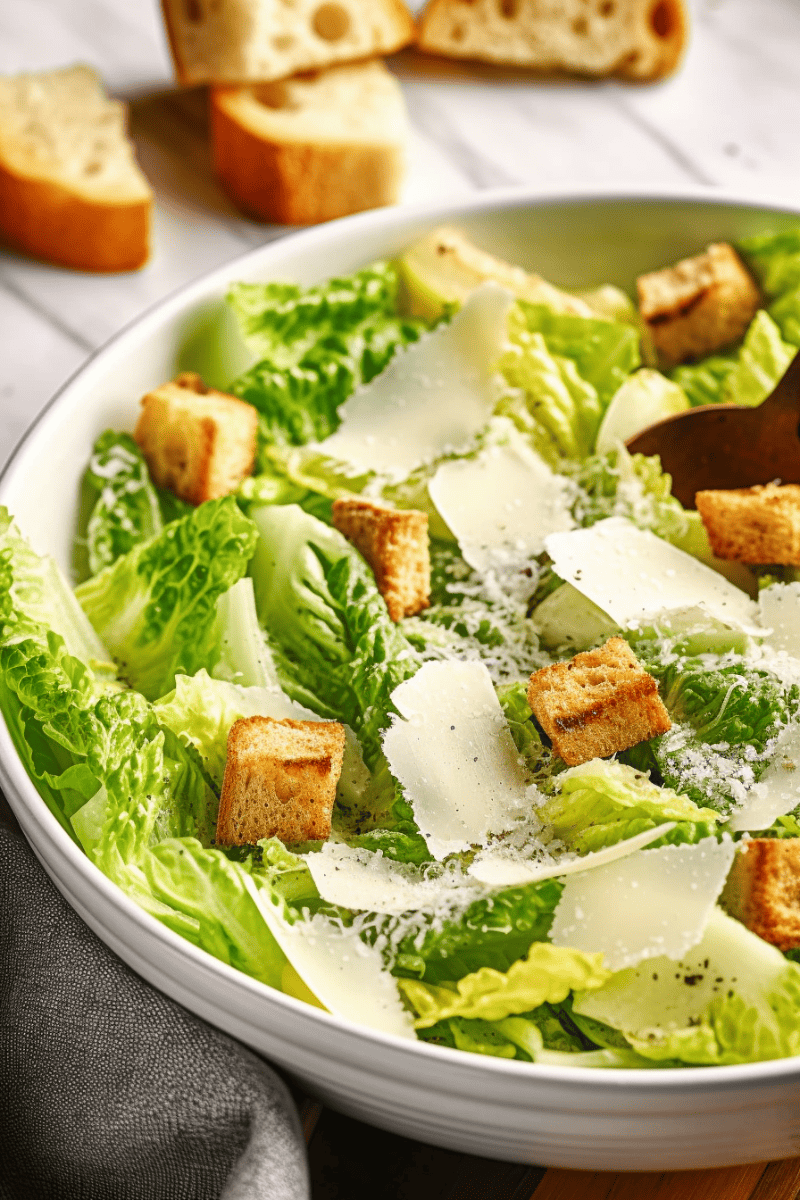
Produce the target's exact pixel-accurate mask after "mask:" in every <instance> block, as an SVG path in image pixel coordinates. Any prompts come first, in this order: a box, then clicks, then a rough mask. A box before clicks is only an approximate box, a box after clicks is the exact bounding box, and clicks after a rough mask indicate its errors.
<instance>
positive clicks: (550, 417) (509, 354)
mask: <svg viewBox="0 0 800 1200" xmlns="http://www.w3.org/2000/svg"><path fill="white" fill-rule="evenodd" d="M513 316H514V310H512V319H513ZM575 319H576V320H581V318H575ZM598 324H606V323H605V322H598ZM612 328H613V327H612ZM498 365H499V369H500V371H501V373H502V375H503V377H504V378H505V380H506V382H507V383H509V384H510V385H511V387H512V388H514V389H515V391H514V392H513V393H509V394H508V395H507V396H505V397H504V398H503V399H501V400H500V402H499V403H498V405H497V407H496V409H495V412H496V413H497V414H498V415H500V416H506V417H510V418H511V420H512V421H513V422H514V424H515V425H516V426H517V428H518V429H519V430H520V431H521V432H522V433H524V434H526V435H527V436H528V437H529V438H530V440H531V443H532V444H533V447H534V449H535V450H536V451H537V452H538V453H539V454H540V455H541V456H542V458H543V459H544V460H545V462H547V463H549V464H550V465H551V466H557V464H558V461H559V459H561V458H568V459H583V458H585V457H586V455H587V454H589V453H590V452H591V450H592V447H593V446H594V442H595V438H596V437H597V430H598V427H599V425H600V418H601V416H602V411H603V410H602V407H601V405H600V401H599V399H598V395H597V391H596V389H595V388H594V387H593V385H592V384H590V383H588V382H587V381H586V380H585V379H582V378H581V376H580V375H579V374H578V370H577V368H576V366H575V364H574V362H572V361H571V360H570V359H568V358H563V357H560V356H558V355H554V354H552V353H551V352H550V350H549V349H548V347H547V344H546V342H545V340H544V338H543V337H542V335H541V334H540V333H531V332H530V331H528V330H527V329H519V330H517V331H516V332H515V334H514V336H512V338H511V345H510V347H509V349H508V350H507V351H506V352H505V353H504V354H503V355H502V357H501V359H500V362H499V364H498Z"/></svg>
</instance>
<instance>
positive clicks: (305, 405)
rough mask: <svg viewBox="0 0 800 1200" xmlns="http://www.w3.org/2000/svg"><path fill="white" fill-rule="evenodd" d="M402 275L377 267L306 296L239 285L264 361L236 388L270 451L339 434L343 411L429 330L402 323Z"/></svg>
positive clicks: (246, 332) (254, 344)
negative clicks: (399, 290)
mask: <svg viewBox="0 0 800 1200" xmlns="http://www.w3.org/2000/svg"><path fill="white" fill-rule="evenodd" d="M397 286H398V284H397V274H396V271H395V268H394V267H393V266H392V265H391V264H388V263H376V264H374V265H373V266H371V267H366V268H364V270H362V271H358V272H356V274H354V275H352V276H350V277H349V278H347V279H331V280H328V281H327V283H324V284H319V285H316V286H314V287H309V288H302V287H300V286H298V285H297V284H292V283H267V284H260V283H240V284H236V285H235V286H234V287H233V288H232V289H231V291H230V293H229V296H228V299H229V302H230V303H231V305H232V306H233V309H234V311H235V313H236V315H237V317H238V319H239V323H240V327H241V330H242V334H243V336H244V339H245V341H246V342H247V343H248V345H249V346H250V347H251V348H252V349H253V350H254V352H255V353H256V354H257V355H258V356H259V361H258V362H257V363H256V365H255V366H253V367H251V368H250V369H249V370H248V371H246V372H245V373H244V374H243V375H240V376H239V377H238V379H236V380H234V382H233V383H232V384H231V385H230V391H231V392H233V394H234V395H236V396H240V397H241V398H242V399H243V400H247V401H248V403H250V404H252V405H254V406H255V407H256V408H257V409H258V411H259V413H260V414H261V416H262V418H263V421H262V431H263V433H264V435H265V438H266V440H267V441H268V442H270V443H278V444H289V445H293V446H302V445H304V444H305V443H307V442H313V441H321V440H322V439H324V438H326V437H327V436H328V435H329V434H331V433H333V432H334V430H335V429H336V428H337V427H338V424H339V418H338V416H337V409H338V408H339V406H340V405H341V404H342V403H344V401H345V400H346V399H347V397H348V396H349V395H350V394H351V392H353V391H354V389H355V388H356V386H357V385H358V384H360V383H368V382H369V381H370V380H371V379H373V378H374V377H375V376H376V375H377V374H378V373H379V372H380V371H382V370H383V368H384V367H385V366H386V365H387V363H388V362H389V361H390V360H391V359H392V358H393V356H394V354H395V351H396V350H397V348H398V347H399V346H404V345H407V344H408V343H409V342H413V341H416V339H417V338H418V337H419V335H420V333H421V332H422V331H423V330H424V329H425V328H427V326H426V324H425V323H423V322H421V321H419V320H414V319H411V318H401V317H398V315H397Z"/></svg>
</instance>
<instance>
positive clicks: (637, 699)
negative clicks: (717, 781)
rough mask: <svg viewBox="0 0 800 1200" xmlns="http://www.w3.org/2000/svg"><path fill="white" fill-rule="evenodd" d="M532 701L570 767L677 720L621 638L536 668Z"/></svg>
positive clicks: (530, 692)
mask: <svg viewBox="0 0 800 1200" xmlns="http://www.w3.org/2000/svg"><path fill="white" fill-rule="evenodd" d="M528 704H529V705H530V706H531V709H532V711H533V714H534V716H535V717H536V719H537V721H538V722H539V724H540V725H541V726H542V729H544V731H545V733H546V734H547V736H548V737H549V738H550V740H551V742H552V743H553V750H554V751H555V753H556V754H557V755H558V756H559V758H562V759H563V760H564V762H565V763H567V765H568V766H570V767H575V766H577V765H578V763H582V762H588V761H589V759H591V758H608V756H609V755H611V754H616V753H617V752H618V751H620V750H627V749H628V748H629V747H630V746H635V745H637V744H638V743H639V742H644V741H647V740H648V739H649V738H652V737H655V736H656V735H657V734H659V733H666V732H667V730H668V729H670V728H671V724H672V723H671V721H670V719H669V714H668V712H667V710H666V709H665V708H664V705H663V704H662V702H661V697H660V696H659V694H658V684H657V683H656V681H655V679H654V678H653V676H652V675H649V674H648V673H647V671H645V669H644V667H642V666H641V664H640V663H639V660H638V659H637V658H636V655H635V654H634V653H633V651H632V650H631V648H630V647H629V645H628V643H627V642H626V641H624V640H623V639H622V638H620V637H613V638H610V639H609V641H607V642H606V644H605V645H604V646H601V647H600V648H599V649H598V650H586V651H584V652H583V653H582V654H576V655H575V657H574V658H572V659H570V661H569V662H563V663H554V664H553V666H551V667H543V668H542V670H541V671H535V672H534V673H533V675H531V681H530V684H529V686H528Z"/></svg>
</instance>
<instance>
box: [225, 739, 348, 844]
mask: <svg viewBox="0 0 800 1200" xmlns="http://www.w3.org/2000/svg"><path fill="white" fill-rule="evenodd" d="M343 754H344V726H343V725H340V724H339V723H338V722H337V721H293V720H291V719H290V718H287V719H286V720H284V721H277V720H275V719H274V718H273V717H246V718H244V719H243V720H241V721H236V722H235V723H234V724H233V725H232V726H231V731H230V733H229V734H228V756H227V759H226V761H225V775H224V778H223V780H222V792H221V793H220V798H219V816H218V818H217V841H218V842H219V843H220V844H221V845H224V846H251V845H254V844H255V842H257V841H258V840H259V838H268V837H277V838H280V840H281V841H282V842H307V841H324V840H325V839H326V838H328V837H330V832H331V813H332V811H333V802H334V799H335V797H336V784H337V782H338V780H339V776H340V774H341V771H342V756H343Z"/></svg>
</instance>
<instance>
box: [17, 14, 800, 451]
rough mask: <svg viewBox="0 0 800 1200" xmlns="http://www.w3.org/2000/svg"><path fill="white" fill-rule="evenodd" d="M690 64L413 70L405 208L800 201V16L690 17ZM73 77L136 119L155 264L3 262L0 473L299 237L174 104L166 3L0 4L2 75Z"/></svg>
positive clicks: (405, 58) (407, 68) (407, 63)
mask: <svg viewBox="0 0 800 1200" xmlns="http://www.w3.org/2000/svg"><path fill="white" fill-rule="evenodd" d="M689 5H690V10H691V34H690V42H689V48H688V52H687V54H686V57H685V59H684V62H683V65H682V67H681V69H680V71H679V72H678V74H676V75H675V76H674V77H673V78H671V79H669V80H666V81H665V82H663V83H659V84H655V85H652V84H651V85H632V84H623V83H617V82H600V83H580V82H571V81H566V82H565V81H550V80H536V79H531V78H525V77H522V76H521V75H519V74H516V75H508V74H504V73H503V72H501V71H498V70H493V69H491V68H482V67H480V66H471V65H462V64H457V63H453V64H452V67H450V66H445V67H442V65H440V64H439V63H438V61H436V60H431V59H424V58H423V57H422V56H419V55H414V54H412V53H404V54H400V55H397V56H395V57H394V58H393V59H392V60H390V65H391V66H392V69H393V70H394V71H395V72H396V74H397V75H398V76H399V78H400V80H401V82H402V86H403V90H404V92H405V96H406V100H407V104H408V109H409V115H410V119H411V127H412V140H411V147H410V161H409V171H408V178H407V182H406V187H405V190H404V196H403V202H408V203H413V202H415V201H424V200H427V199H433V198H435V197H449V196H458V195H464V194H465V193H469V192H471V191H474V190H480V189H485V188H491V187H496V186H509V185H514V184H520V185H526V186H528V187H541V188H543V189H552V188H558V189H565V190H566V189H569V188H570V187H571V186H573V185H574V184H576V183H577V184H597V185H599V186H603V185H609V184H612V185H618V184H625V183H636V184H647V185H649V186H652V187H653V188H655V189H657V188H658V187H660V186H662V185H673V186H674V185H680V184H692V185H696V184H701V185H706V186H708V187H710V188H714V187H722V188H728V189H733V190H736V191H737V192H740V193H750V192H752V193H753V194H757V195H760V196H765V195H766V196H769V197H773V198H777V199H780V200H786V201H788V202H789V203H794V202H797V201H798V200H800V137H798V135H797V120H796V113H797V109H798V106H800V73H798V70H797V61H796V59H797V47H798V46H800V5H799V4H798V3H797V0H689ZM77 61H82V62H88V63H90V64H92V65H93V66H94V67H95V68H96V69H97V70H99V71H100V73H101V74H102V76H103V78H104V79H105V81H106V83H107V86H108V88H109V89H110V90H111V91H112V92H113V93H114V94H115V95H118V96H120V97H123V98H125V99H127V100H128V101H129V102H130V110H131V131H132V134H133V136H134V139H135V141H136V144H137V149H138V153H139V158H140V161H141V164H142V167H143V168H144V170H145V171H146V173H147V175H148V176H149V178H150V180H151V181H152V184H153V187H154V190H155V193H156V210H155V220H154V233H153V242H154V253H153V257H152V260H151V262H150V263H149V264H148V265H147V266H146V267H145V268H144V269H143V270H142V271H139V272H135V273H132V274H127V275H113V276H105V277H104V276H92V275H84V274H80V273H77V272H72V271H66V270H62V269H59V268H56V267H49V266H47V265H44V264H42V263H37V262H32V261H30V260H26V259H25V258H23V257H20V256H17V255H15V254H13V253H10V252H5V253H4V252H3V251H2V249H0V364H2V365H1V366H0V461H1V460H4V459H5V458H6V456H7V455H8V453H9V452H10V450H11V449H12V447H13V445H14V444H15V442H16V440H17V439H18V437H19V436H20V434H21V433H22V432H23V431H24V429H25V428H26V427H27V425H28V424H29V423H30V421H31V420H32V419H33V417H35V415H36V413H37V412H38V411H39V409H40V408H41V407H42V406H43V405H44V403H45V402H46V401H47V400H48V399H49V397H50V396H51V395H52V394H53V393H54V392H55V391H56V389H57V388H58V387H59V386H60V385H61V384H62V383H63V382H64V380H65V379H66V378H67V377H68V376H69V375H70V374H71V373H72V372H73V371H74V370H76V369H77V368H78V367H79V366H80V365H81V363H82V362H83V361H84V360H85V358H86V357H87V355H88V354H89V353H90V352H91V351H93V350H94V349H96V348H97V347H98V346H100V345H102V344H103V343H104V342H105V341H106V340H107V339H108V338H109V337H111V336H112V335H113V334H114V333H116V332H117V331H118V330H119V329H120V328H122V327H123V326H124V325H126V324H127V323H128V322H129V321H131V320H133V319H134V318H135V317H136V316H137V315H138V314H139V313H141V312H142V311H143V310H144V309H146V308H148V307H149V306H150V305H151V304H153V303H154V302H155V301H157V300H159V299H160V298H161V297H163V296H165V295H167V294H169V293H170V292H172V291H173V290H174V289H175V288H177V287H179V286H180V285H181V284H183V283H186V282H188V281H189V280H192V279H194V278H196V277H198V276H199V275H201V274H203V273H204V272H205V271H207V270H209V269H211V268H212V267H215V266H217V265H218V264H220V263H222V262H224V261H225V260H227V259H230V258H232V257H234V256H235V255H237V254H240V253H242V252H243V251H244V250H247V249H249V248H250V247H252V246H256V245H259V244H261V243H262V242H264V241H266V240H269V239H271V238H274V237H278V236H281V235H283V234H285V233H286V229H285V228H284V227H277V226H265V225H260V224H256V223H255V222H253V221H250V220H247V219H246V218H244V217H242V216H241V215H240V214H239V213H238V212H237V211H236V210H235V209H234V208H233V207H232V205H231V204H230V202H229V201H228V200H227V199H226V197H225V196H224V194H223V193H222V192H221V190H220V188H219V186H218V185H217V183H216V181H215V179H214V177H213V174H212V171H211V167H210V163H209V157H208V143H207V136H206V110H205V96H204V94H203V93H202V92H201V91H189V92H180V91H178V90H177V89H176V88H175V84H174V77H173V72H172V66H171V62H170V58H169V52H168V48H167V43H166V38H165V34H164V30H163V26H162V22H161V16H160V12H159V7H158V2H157V0H138V2H137V3H133V4H132V3H130V2H127V3H123V0H16V2H14V3H12V2H11V0H8V2H7V3H5V4H3V5H0V73H2V74H14V73H17V72H20V71H28V70H42V69H47V68H53V67H57V66H63V65H66V64H68V63H73V62H77Z"/></svg>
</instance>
